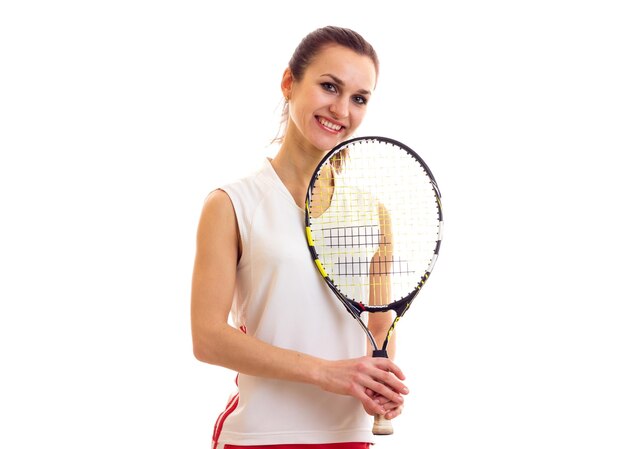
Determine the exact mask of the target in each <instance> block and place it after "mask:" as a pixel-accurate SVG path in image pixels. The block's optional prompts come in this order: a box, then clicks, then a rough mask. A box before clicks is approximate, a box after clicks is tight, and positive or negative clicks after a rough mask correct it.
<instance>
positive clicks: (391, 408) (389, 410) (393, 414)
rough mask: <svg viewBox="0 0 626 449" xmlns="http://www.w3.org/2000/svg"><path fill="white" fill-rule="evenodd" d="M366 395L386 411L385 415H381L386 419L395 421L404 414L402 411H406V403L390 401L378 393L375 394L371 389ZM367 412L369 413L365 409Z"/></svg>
mask: <svg viewBox="0 0 626 449" xmlns="http://www.w3.org/2000/svg"><path fill="white" fill-rule="evenodd" d="M365 393H366V394H367V395H368V396H369V397H370V398H372V399H373V400H374V401H375V402H376V403H378V404H380V405H381V406H382V407H383V409H385V413H380V414H381V415H383V416H384V417H385V418H386V419H394V418H397V417H398V416H400V414H402V410H403V409H404V402H394V401H390V400H389V399H387V398H385V397H383V396H380V395H379V394H377V393H374V392H373V391H372V390H370V389H368V390H366V391H365ZM365 411H367V409H365ZM368 413H369V412H368Z"/></svg>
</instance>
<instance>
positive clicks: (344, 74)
mask: <svg viewBox="0 0 626 449" xmlns="http://www.w3.org/2000/svg"><path fill="white" fill-rule="evenodd" d="M375 85H376V68H375V66H374V63H373V62H372V60H371V59H370V58H369V57H368V56H364V55H359V54H357V53H355V52H354V51H352V50H350V49H348V48H346V47H342V46H339V45H332V46H327V47H325V48H323V49H322V50H321V51H320V52H319V53H318V54H317V55H316V56H315V58H314V59H313V61H312V62H311V64H310V65H309V66H308V67H307V69H306V71H305V72H304V75H303V77H302V79H301V80H299V81H296V80H294V79H293V78H292V76H291V72H290V70H289V69H287V70H286V71H285V74H284V76H283V83H282V88H283V94H284V95H285V96H286V97H287V98H289V123H288V126H287V133H286V135H285V141H286V142H288V141H289V140H291V139H293V140H292V142H293V141H295V142H301V143H305V144H306V143H308V144H309V145H312V146H313V147H315V148H317V149H321V150H323V151H328V150H330V149H332V148H333V147H334V146H335V145H337V144H338V143H339V142H341V141H343V140H346V139H347V138H348V137H350V136H351V135H352V134H353V133H354V132H355V131H356V129H357V128H358V127H359V125H360V124H361V122H362V121H363V118H364V116H365V111H366V110H367V103H368V102H369V99H370V96H371V94H372V92H373V90H374V87H375Z"/></svg>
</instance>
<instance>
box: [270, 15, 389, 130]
mask: <svg viewBox="0 0 626 449" xmlns="http://www.w3.org/2000/svg"><path fill="white" fill-rule="evenodd" d="M328 45H341V46H342V47H346V48H349V49H350V50H353V51H354V52H355V53H357V54H359V55H363V56H368V57H369V58H370V59H371V60H372V62H373V63H374V68H375V70H376V77H378V67H379V62H378V55H377V54H376V51H375V50H374V47H372V45H371V44H370V43H369V42H367V41H366V40H365V39H364V38H363V36H361V35H360V34H359V33H357V32H356V31H353V30H351V29H349V28H341V27H337V26H326V27H323V28H318V29H316V30H315V31H312V32H311V33H309V34H307V35H306V36H305V37H304V39H302V40H301V41H300V43H299V44H298V46H297V47H296V49H295V51H294V52H293V55H292V56H291V59H290V60H289V69H290V70H291V73H292V75H293V79H294V80H295V81H300V80H301V79H302V77H303V76H304V72H305V71H306V69H307V68H308V67H309V65H310V64H311V62H312V61H313V58H315V56H317V54H318V53H319V52H320V51H321V50H322V49H324V47H326V46H328ZM288 117H289V103H288V102H287V101H286V100H285V101H284V103H283V111H282V116H281V123H280V129H279V131H278V134H277V136H276V138H275V139H274V140H273V141H274V142H282V140H283V138H284V129H285V127H286V125H287V120H288Z"/></svg>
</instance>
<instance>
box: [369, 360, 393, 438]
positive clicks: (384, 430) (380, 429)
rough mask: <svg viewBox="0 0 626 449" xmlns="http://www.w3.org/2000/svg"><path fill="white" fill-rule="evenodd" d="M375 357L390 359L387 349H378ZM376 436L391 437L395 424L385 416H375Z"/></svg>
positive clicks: (374, 430) (373, 428) (374, 431)
mask: <svg viewBox="0 0 626 449" xmlns="http://www.w3.org/2000/svg"><path fill="white" fill-rule="evenodd" d="M372 356H373V357H388V355H387V351H386V350H385V349H376V350H374V353H373V354H372ZM372 433H373V434H374V435H391V434H392V433H393V424H391V420H389V419H387V418H385V416H384V415H376V416H374V425H373V426H372Z"/></svg>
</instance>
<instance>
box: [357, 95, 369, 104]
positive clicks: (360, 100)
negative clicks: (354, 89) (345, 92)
mask: <svg viewBox="0 0 626 449" xmlns="http://www.w3.org/2000/svg"><path fill="white" fill-rule="evenodd" d="M354 102H355V103H357V104H361V105H366V104H367V98H365V97H362V96H361V95H357V96H356V97H354Z"/></svg>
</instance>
